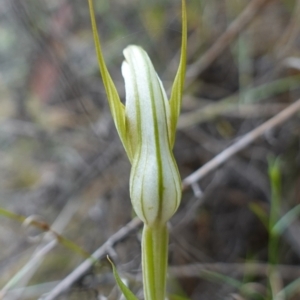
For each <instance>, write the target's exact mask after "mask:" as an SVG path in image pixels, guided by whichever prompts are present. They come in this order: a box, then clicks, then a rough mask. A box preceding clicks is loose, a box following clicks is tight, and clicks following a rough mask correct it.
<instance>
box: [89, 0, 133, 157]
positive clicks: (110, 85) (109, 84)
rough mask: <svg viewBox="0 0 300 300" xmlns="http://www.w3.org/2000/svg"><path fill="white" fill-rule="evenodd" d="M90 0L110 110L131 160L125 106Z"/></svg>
mask: <svg viewBox="0 0 300 300" xmlns="http://www.w3.org/2000/svg"><path fill="white" fill-rule="evenodd" d="M88 1H89V10H90V15H91V23H92V30H93V37H94V42H95V48H96V54H97V59H98V64H99V68H100V73H101V76H102V80H103V84H104V88H105V91H106V94H107V98H108V102H109V107H110V111H111V114H112V117H113V120H114V122H115V125H116V128H117V131H118V134H119V136H120V139H121V142H122V144H123V146H124V148H125V151H126V153H127V155H128V157H129V159H130V160H132V157H131V153H129V152H128V145H127V144H128V143H127V138H126V125H125V107H124V105H123V104H122V102H121V101H120V97H119V94H118V91H117V89H116V86H115V84H114V82H113V81H112V79H111V76H110V74H109V72H108V70H107V67H106V64H105V61H104V57H103V54H102V49H101V44H100V38H99V34H98V29H97V24H96V20H95V12H94V6H93V0H88Z"/></svg>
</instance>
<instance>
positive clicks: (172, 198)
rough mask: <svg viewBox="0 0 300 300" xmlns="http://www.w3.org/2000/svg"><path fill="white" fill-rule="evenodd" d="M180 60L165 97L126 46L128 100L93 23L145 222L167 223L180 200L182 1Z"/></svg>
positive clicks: (139, 56) (142, 57)
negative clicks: (178, 132) (115, 79)
mask: <svg viewBox="0 0 300 300" xmlns="http://www.w3.org/2000/svg"><path fill="white" fill-rule="evenodd" d="M182 20H183V22H182V24H183V28H182V46H181V59H180V64H179V68H178V71H177V75H176V78H175V81H174V84H173V87H172V93H171V98H170V100H168V99H167V96H166V92H165V90H164V88H163V85H162V82H161V81H160V79H159V78H158V76H157V74H156V72H155V70H154V67H153V65H152V63H151V61H150V59H149V57H148V55H147V53H146V52H145V51H144V50H143V49H142V48H141V47H138V46H128V47H127V48H126V49H125V50H124V56H125V61H124V62H123V65H122V74H123V77H124V79H125V88H126V105H125V106H124V105H123V104H122V102H121V101H120V98H119V95H118V92H117V90H116V87H115V85H114V83H113V81H112V79H111V77H110V75H109V72H108V70H107V68H106V65H105V62H104V58H103V55H102V51H101V46H100V43H99V36H98V33H97V28H96V23H95V20H94V18H92V27H93V33H94V39H95V44H96V50H97V56H98V62H99V67H100V71H101V75H102V79H103V83H104V87H105V90H106V93H107V96H108V100H109V105H110V110H111V113H112V116H113V119H114V122H115V125H116V128H117V131H118V133H119V136H120V139H121V141H122V143H123V146H124V148H125V151H126V153H127V155H128V158H129V160H130V162H131V164H132V169H131V175H130V197H131V201H132V205H133V208H134V210H135V212H136V214H137V215H138V217H139V218H140V219H141V220H142V221H143V222H144V223H145V224H147V225H148V226H151V225H154V224H157V223H160V224H164V223H166V222H167V221H168V220H169V219H170V218H171V217H172V216H173V214H174V213H175V212H176V210H177V208H178V206H179V203H180V199H181V180H180V176H179V172H178V169H177V165H176V162H175V159H174V156H173V153H172V148H173V145H174V141H175V135H176V125H177V120H178V116H179V113H180V107H181V99H182V91H183V84H184V77H185V61H186V14H185V7H184V1H183V11H182Z"/></svg>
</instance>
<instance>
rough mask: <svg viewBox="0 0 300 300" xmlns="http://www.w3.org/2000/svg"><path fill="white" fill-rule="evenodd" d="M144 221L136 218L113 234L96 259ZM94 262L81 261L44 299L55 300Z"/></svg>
mask: <svg viewBox="0 0 300 300" xmlns="http://www.w3.org/2000/svg"><path fill="white" fill-rule="evenodd" d="M141 224H142V222H141V221H140V220H139V219H138V218H135V219H133V220H132V221H130V222H129V223H128V224H127V225H125V226H124V227H122V228H121V229H120V230H119V231H117V232H116V233H115V234H113V235H112V236H111V237H110V238H109V239H108V240H107V241H106V242H105V243H104V244H103V245H102V246H101V247H100V248H98V249H97V250H96V251H95V252H94V253H93V254H92V256H93V257H94V258H96V259H100V258H103V257H104V256H105V255H106V254H107V253H108V252H109V250H110V248H111V247H112V246H114V245H115V244H117V243H118V242H120V241H121V240H123V239H124V238H125V237H127V236H128V235H129V234H130V233H131V232H133V231H134V230H136V229H137V228H138V227H139V226H140V225H141ZM93 264H94V261H93V260H92V259H86V260H85V261H84V262H83V263H81V264H80V265H79V266H78V267H77V268H76V269H75V270H73V271H72V272H71V273H70V274H69V275H68V276H67V277H65V278H64V279H63V280H62V281H61V282H60V283H59V284H58V285H57V286H56V287H55V288H54V289H53V290H52V291H51V292H50V293H49V294H48V295H47V296H46V297H43V298H42V299H43V300H53V299H55V298H56V297H57V296H58V295H60V294H61V293H63V292H64V291H66V290H68V289H69V288H70V287H71V286H72V284H73V283H74V282H75V281H77V280H78V279H79V278H80V277H81V276H82V274H84V273H85V272H87V271H88V270H89V269H90V268H91V267H92V266H93Z"/></svg>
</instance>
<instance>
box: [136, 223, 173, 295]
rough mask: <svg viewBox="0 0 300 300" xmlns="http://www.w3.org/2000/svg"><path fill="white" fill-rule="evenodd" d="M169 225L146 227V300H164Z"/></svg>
mask: <svg viewBox="0 0 300 300" xmlns="http://www.w3.org/2000/svg"><path fill="white" fill-rule="evenodd" d="M168 242H169V235H168V228H167V225H163V226H161V225H159V226H156V227H155V226H154V227H148V226H147V225H144V229H143V237H142V267H143V282H144V297H145V300H164V299H165V290H166V276H167V263H168Z"/></svg>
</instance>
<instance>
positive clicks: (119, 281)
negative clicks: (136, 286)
mask: <svg viewBox="0 0 300 300" xmlns="http://www.w3.org/2000/svg"><path fill="white" fill-rule="evenodd" d="M107 259H108V261H109V262H110V264H111V266H112V268H113V273H114V277H115V280H116V282H117V284H118V286H119V289H120V290H121V292H122V293H123V295H124V297H125V298H126V300H138V298H137V297H136V296H135V295H134V294H133V293H132V292H131V290H130V289H129V288H128V287H127V286H126V284H125V283H124V282H123V281H122V279H121V278H120V276H119V274H118V271H117V269H116V267H115V265H114V263H113V262H112V261H111V260H110V258H109V257H108V256H107Z"/></svg>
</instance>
